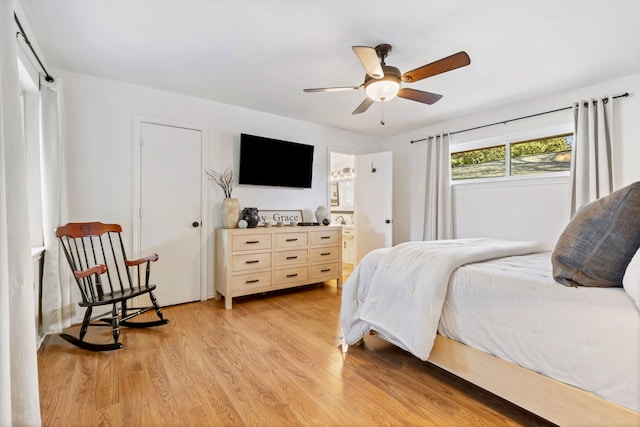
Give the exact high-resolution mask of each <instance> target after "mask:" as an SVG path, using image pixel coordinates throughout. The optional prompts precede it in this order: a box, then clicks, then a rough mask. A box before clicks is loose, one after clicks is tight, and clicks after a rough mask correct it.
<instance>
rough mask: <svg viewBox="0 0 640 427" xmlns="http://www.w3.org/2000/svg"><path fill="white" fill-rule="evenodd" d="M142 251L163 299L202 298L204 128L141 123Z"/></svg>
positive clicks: (163, 301)
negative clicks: (152, 256) (151, 256)
mask: <svg viewBox="0 0 640 427" xmlns="http://www.w3.org/2000/svg"><path fill="white" fill-rule="evenodd" d="M140 126H141V128H140V147H141V148H140V174H141V178H140V227H139V234H140V254H142V255H145V254H148V253H157V254H158V255H159V260H158V261H157V262H156V263H154V264H153V267H152V270H151V271H152V277H151V282H152V283H155V284H156V285H157V288H156V292H155V294H156V296H157V297H158V302H159V303H160V304H161V305H163V306H166V305H174V304H181V303H185V302H191V301H196V300H200V299H201V280H203V278H202V277H201V270H202V268H201V267H202V265H201V263H202V261H201V247H202V244H201V243H202V237H201V229H202V218H201V217H202V213H201V212H202V204H203V200H202V188H201V186H202V175H201V174H202V172H201V171H202V170H203V167H202V156H201V146H202V143H203V139H202V132H201V131H200V130H197V129H188V128H184V127H177V126H168V125H164V124H158V123H148V122H141V124H140Z"/></svg>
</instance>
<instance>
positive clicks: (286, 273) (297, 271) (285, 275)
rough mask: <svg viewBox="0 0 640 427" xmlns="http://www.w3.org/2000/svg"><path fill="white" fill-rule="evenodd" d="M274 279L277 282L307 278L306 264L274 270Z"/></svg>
mask: <svg viewBox="0 0 640 427" xmlns="http://www.w3.org/2000/svg"><path fill="white" fill-rule="evenodd" d="M274 280H275V281H276V283H277V284H282V283H287V282H297V281H300V280H307V266H306V265H305V266H301V267H292V268H284V269H282V270H276V271H275V278H274Z"/></svg>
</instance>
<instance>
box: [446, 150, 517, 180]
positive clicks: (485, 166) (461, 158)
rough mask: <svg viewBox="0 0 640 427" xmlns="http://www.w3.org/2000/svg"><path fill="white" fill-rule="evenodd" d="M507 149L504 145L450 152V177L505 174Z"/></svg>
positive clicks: (482, 176) (467, 177) (487, 176)
mask: <svg viewBox="0 0 640 427" xmlns="http://www.w3.org/2000/svg"><path fill="white" fill-rule="evenodd" d="M506 153H507V150H506V148H505V146H504V145H501V146H497V147H487V148H480V149H478V150H469V151H462V152H460V153H452V154H451V179H452V180H458V179H475V178H497V177H501V176H506V170H507V168H506V165H505V159H506Z"/></svg>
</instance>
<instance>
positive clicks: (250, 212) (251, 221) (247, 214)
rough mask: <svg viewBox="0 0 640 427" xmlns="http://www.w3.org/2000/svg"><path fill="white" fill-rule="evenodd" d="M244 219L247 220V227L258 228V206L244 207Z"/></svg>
mask: <svg viewBox="0 0 640 427" xmlns="http://www.w3.org/2000/svg"><path fill="white" fill-rule="evenodd" d="M242 219H244V220H245V221H247V228H256V227H257V226H258V223H259V222H260V215H258V208H244V209H242Z"/></svg>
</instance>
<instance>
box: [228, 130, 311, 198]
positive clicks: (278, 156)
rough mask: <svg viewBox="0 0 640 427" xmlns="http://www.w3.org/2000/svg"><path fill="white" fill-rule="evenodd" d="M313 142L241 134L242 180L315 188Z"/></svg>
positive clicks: (245, 182) (248, 182) (239, 181)
mask: <svg viewBox="0 0 640 427" xmlns="http://www.w3.org/2000/svg"><path fill="white" fill-rule="evenodd" d="M313 149H314V146H313V145H306V144H299V143H296V142H289V141H281V140H278V139H272V138H265V137H262V136H255V135H247V134H245V133H243V134H240V170H239V173H238V183H239V184H251V185H269V186H275V187H296V188H311V177H312V174H313Z"/></svg>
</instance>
